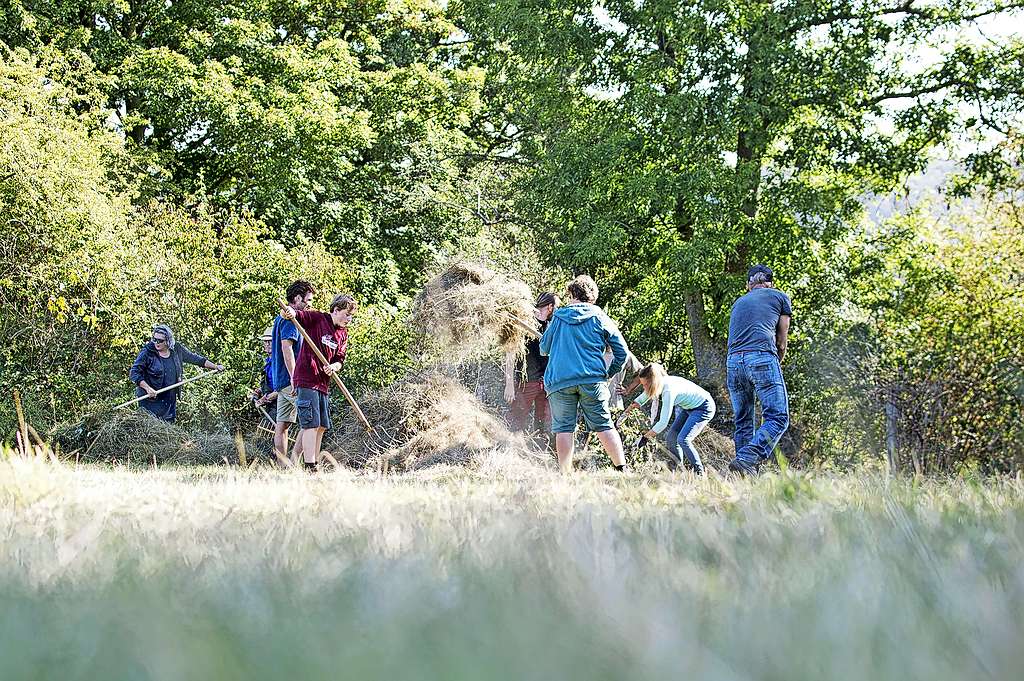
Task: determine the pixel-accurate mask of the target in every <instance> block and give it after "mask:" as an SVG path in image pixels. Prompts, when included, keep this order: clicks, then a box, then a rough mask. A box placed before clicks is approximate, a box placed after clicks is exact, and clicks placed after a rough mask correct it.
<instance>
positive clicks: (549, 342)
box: [540, 275, 629, 472]
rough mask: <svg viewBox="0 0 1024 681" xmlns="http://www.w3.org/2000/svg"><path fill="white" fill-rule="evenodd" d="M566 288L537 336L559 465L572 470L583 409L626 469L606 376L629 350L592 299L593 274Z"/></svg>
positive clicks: (594, 291) (594, 297)
mask: <svg viewBox="0 0 1024 681" xmlns="http://www.w3.org/2000/svg"><path fill="white" fill-rule="evenodd" d="M566 292H567V293H568V301H569V302H568V304H567V305H565V306H564V307H561V308H559V309H558V310H557V311H556V312H555V314H554V315H553V316H552V318H551V323H550V324H548V328H547V330H545V331H544V335H543V336H541V339H540V352H541V354H542V355H547V356H548V357H549V359H548V367H547V369H546V370H545V371H544V390H545V391H546V392H547V394H548V403H549V405H550V408H551V431H552V432H553V433H555V449H556V451H557V452H558V464H559V466H560V467H561V468H562V470H563V471H565V472H567V471H569V470H571V469H572V457H573V449H574V447H575V432H576V414H577V410H581V411H582V412H583V419H584V421H586V424H587V428H589V429H590V430H591V431H592V432H594V433H596V434H597V437H598V439H599V440H600V441H601V444H602V445H603V446H604V450H605V451H606V452H607V453H608V456H609V457H610V458H611V460H612V464H614V466H615V468H616V469H617V470H620V471H624V470H626V457H625V454H624V453H623V451H622V439H621V438H620V437H619V433H618V431H617V430H615V427H614V426H613V425H612V417H611V412H610V410H609V408H608V398H609V397H610V395H609V392H608V378H609V377H610V376H613V375H615V374H617V373H618V372H619V370H620V369H621V368H622V365H623V363H624V362H625V361H626V355H627V353H628V352H629V349H628V348H627V347H626V341H625V340H624V339H623V338H622V334H621V333H619V329H618V327H616V326H615V323H614V322H613V321H612V320H611V319H609V318H608V315H606V314H605V313H604V312H603V311H602V310H601V308H599V307H598V306H597V305H595V304H594V303H595V302H597V284H596V283H595V282H594V280H593V279H591V278H590V277H588V276H586V275H581V276H578V277H576V278H575V279H573V280H572V282H570V284H569V286H568V288H567V289H566ZM605 347H610V348H611V350H612V361H611V364H610V365H605V361H604V349H605Z"/></svg>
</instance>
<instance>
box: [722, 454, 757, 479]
mask: <svg viewBox="0 0 1024 681" xmlns="http://www.w3.org/2000/svg"><path fill="white" fill-rule="evenodd" d="M729 471H730V472H732V473H739V474H740V476H741V477H744V478H745V477H747V476H748V475H757V466H751V465H750V464H748V463H745V462H743V461H740V460H739V459H733V460H732V461H730V462H729Z"/></svg>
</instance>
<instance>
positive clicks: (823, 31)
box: [463, 0, 1021, 377]
mask: <svg viewBox="0 0 1024 681" xmlns="http://www.w3.org/2000/svg"><path fill="white" fill-rule="evenodd" d="M594 7H595V6H594V5H592V3H588V2H573V1H571V0H570V1H563V2H559V3H555V4H554V5H552V4H537V3H532V4H529V3H528V4H526V5H524V4H523V3H521V2H501V1H499V2H486V3H484V2H474V1H473V0H464V2H463V11H464V12H465V14H466V17H467V18H466V25H467V27H468V30H469V32H470V33H471V34H472V35H474V36H475V37H477V38H479V40H480V43H481V59H482V60H483V61H484V63H486V65H487V67H488V71H489V73H493V74H494V75H495V80H496V82H497V84H496V85H493V86H492V87H494V89H495V90H496V95H495V96H496V98H497V100H498V101H499V102H500V103H501V106H497V105H495V106H494V108H493V110H491V111H490V112H489V113H490V114H491V115H492V116H493V118H494V122H493V124H492V126H491V127H492V129H493V130H495V131H499V130H500V131H504V130H508V129H512V130H516V131H518V134H516V135H513V136H511V137H510V136H509V135H502V134H496V135H494V144H495V145H497V146H498V148H500V149H503V150H504V151H505V153H506V154H509V155H514V156H516V157H517V158H521V159H522V160H523V161H524V162H526V163H529V164H531V165H532V166H533V167H534V168H535V171H534V172H533V173H531V174H529V175H528V176H526V177H524V178H523V181H522V182H520V183H519V185H518V188H519V189H520V192H519V194H518V202H517V209H518V211H519V212H520V213H521V214H522V215H523V216H524V217H525V218H526V219H527V220H529V221H531V222H532V223H533V224H535V225H536V226H537V229H538V230H539V231H540V232H541V233H542V238H543V239H544V242H545V243H546V244H549V249H550V250H548V251H547V256H548V258H549V260H550V261H551V262H557V263H560V264H562V265H564V266H568V267H571V268H573V269H575V270H585V271H589V272H590V273H591V274H593V275H595V276H597V277H599V281H600V282H601V283H602V284H604V288H605V291H606V292H607V294H608V297H609V299H614V300H620V299H621V300H622V301H628V303H629V304H630V305H631V306H633V308H634V309H635V310H637V312H636V313H634V314H629V313H628V312H626V313H624V314H623V315H622V316H623V317H624V318H625V319H626V320H627V321H628V324H627V331H628V332H630V335H635V336H640V337H645V338H648V339H650V346H649V348H650V349H649V350H648V353H650V354H672V353H673V352H674V351H673V347H674V346H676V345H678V343H679V341H680V340H681V339H682V337H683V333H684V330H688V331H689V335H690V340H691V343H692V345H693V350H694V355H693V358H694V360H695V362H696V367H695V368H696V370H697V373H698V375H701V376H705V377H711V376H712V375H713V374H715V373H720V372H721V371H722V363H723V358H722V355H721V349H720V348H721V345H722V344H723V341H724V335H725V330H726V325H727V317H728V310H729V307H730V306H731V304H732V302H733V301H734V300H735V298H736V297H737V296H738V295H739V294H740V293H741V292H742V283H743V279H742V276H743V274H744V273H745V271H746V267H747V266H748V265H749V264H751V263H752V262H755V261H761V262H767V263H770V264H771V265H772V266H773V268H774V269H775V270H776V271H777V272H778V273H779V283H780V285H781V286H782V287H783V288H784V289H786V290H787V291H788V292H789V293H791V294H793V297H794V299H795V303H796V318H797V319H800V318H801V316H802V315H804V314H806V311H807V310H809V309H815V308H817V307H819V306H821V305H828V303H829V302H830V301H834V300H835V289H834V288H833V287H831V286H829V285H828V282H829V280H830V279H835V273H834V272H833V271H832V269H833V267H832V263H833V260H834V256H835V249H836V248H838V247H841V245H842V243H843V240H844V237H845V235H846V234H847V233H848V232H849V230H850V229H851V227H855V226H857V224H858V221H857V218H858V217H859V215H860V213H861V210H860V204H859V202H858V200H857V199H858V197H859V196H860V195H862V194H863V193H864V192H867V191H886V190H888V189H890V188H892V187H893V186H894V185H895V184H896V183H897V182H898V181H899V180H900V179H901V178H903V177H905V176H906V175H907V174H908V173H910V172H913V171H915V170H919V169H920V168H922V166H923V164H924V162H925V161H926V160H927V153H928V151H929V149H931V148H932V147H934V146H935V145H936V144H939V143H941V142H943V141H945V140H947V139H949V138H950V136H951V135H953V134H954V133H963V132H965V131H966V132H968V133H970V134H974V133H979V134H980V133H981V132H985V131H989V132H991V131H992V130H993V127H995V128H999V127H1000V121H1012V120H1013V117H1014V113H1013V111H1014V102H1016V101H1017V100H1016V97H1017V96H1018V95H1017V94H1016V93H1019V92H1020V87H1019V75H1018V74H1015V73H1012V72H1011V71H1012V69H1007V68H1000V69H992V68H989V67H991V66H993V65H994V64H996V63H998V62H1000V61H1002V62H1006V63H1011V64H1014V63H1017V60H1018V59H1019V57H1020V50H1021V46H1020V42H1019V41H1018V40H1007V41H1001V42H998V43H988V44H985V45H983V46H977V45H973V44H971V43H968V42H967V41H962V42H961V44H959V45H957V48H956V49H955V50H953V51H952V53H951V54H950V56H949V57H948V59H945V60H938V61H937V63H934V64H932V65H926V66H922V67H920V68H911V63H910V62H911V61H912V60H914V59H917V58H918V55H917V51H918V50H920V49H921V48H922V47H923V46H924V45H925V44H927V43H929V41H936V40H940V39H943V36H946V35H948V34H949V33H950V32H955V31H956V30H958V29H959V28H960V27H963V26H967V25H970V23H971V21H972V20H973V18H974V17H975V16H976V15H979V14H981V15H989V14H992V15H999V14H1000V13H1001V12H1002V8H1003V7H1004V6H1003V5H1001V4H999V3H988V2H983V3H967V4H965V3H959V2H944V3H938V4H932V5H929V6H927V7H918V6H917V5H916V4H915V5H913V7H910V6H909V5H907V6H903V5H894V4H893V3H891V2H883V1H881V0H872V1H870V2H864V3H849V2H846V1H845V0H837V1H835V2H827V3H821V2H807V1H806V0H791V1H789V2H783V3H777V2H776V3H768V2H747V1H743V2H718V1H716V2H697V3H692V2H678V0H659V1H656V2H645V3H641V4H637V3H635V2H631V1H627V0H622V1H620V0H612V1H611V2H606V3H602V4H601V5H600V6H599V10H600V11H597V10H595V8H594ZM1007 11H1008V12H1012V11H1015V9H1014V6H1012V5H1011V6H1009V9H1008V10H1007ZM963 101H969V102H971V104H972V105H973V106H977V107H978V109H979V111H980V112H981V115H980V116H961V115H960V112H959V110H958V109H957V106H958V104H957V103H958V102H963ZM823 283H825V284H826V285H822V284H823ZM637 291H642V292H643V295H644V296H645V297H648V298H653V300H648V301H643V302H641V301H637V300H636V298H637V296H636V295H635V293H634V292H637ZM684 302H685V303H686V306H687V308H688V309H687V310H685V311H684V310H683V309H682V308H683V303H684ZM641 311H642V314H641ZM684 321H685V325H684ZM687 326H688V327H689V328H688V329H687ZM650 327H654V329H656V330H655V332H654V333H651V332H650V330H649V329H650ZM794 349H795V350H797V351H799V343H797V344H796V347H795V348H794Z"/></svg>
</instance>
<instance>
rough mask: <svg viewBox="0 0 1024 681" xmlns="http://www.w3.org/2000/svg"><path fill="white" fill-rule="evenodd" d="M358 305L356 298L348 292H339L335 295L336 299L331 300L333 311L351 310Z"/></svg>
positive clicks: (331, 309)
mask: <svg viewBox="0 0 1024 681" xmlns="http://www.w3.org/2000/svg"><path fill="white" fill-rule="evenodd" d="M355 306H356V299H355V298H353V297H352V296H350V295H349V294H347V293H339V294H338V295H336V296H334V300H332V301H331V307H330V308H329V309H330V311H331V312H334V311H335V310H351V309H353V308H355Z"/></svg>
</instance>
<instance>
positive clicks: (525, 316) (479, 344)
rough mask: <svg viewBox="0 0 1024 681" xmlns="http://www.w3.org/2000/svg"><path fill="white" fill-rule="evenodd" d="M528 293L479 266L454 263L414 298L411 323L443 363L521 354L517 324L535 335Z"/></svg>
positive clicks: (523, 341) (522, 334)
mask: <svg viewBox="0 0 1024 681" xmlns="http://www.w3.org/2000/svg"><path fill="white" fill-rule="evenodd" d="M533 303H534V299H533V293H532V292H531V291H530V287H529V286H527V285H526V284H525V283H523V282H521V281H519V280H517V279H512V278H510V277H507V276H505V275H502V274H499V273H497V272H494V271H492V270H489V269H487V268H486V267H483V266H481V265H476V264H469V263H456V264H453V265H451V266H449V267H448V268H447V269H445V271H444V272H442V273H441V274H439V275H438V276H436V277H434V278H433V279H431V280H430V281H429V282H427V285H426V286H424V287H423V290H422V291H421V292H420V293H419V295H417V296H416V301H415V305H414V307H413V314H412V321H413V323H414V324H415V325H416V327H417V328H418V329H419V330H420V331H421V332H422V333H423V334H424V335H425V336H426V337H427V338H428V339H430V341H431V342H432V343H434V344H435V345H436V346H438V347H439V348H440V350H441V354H442V355H443V357H444V359H445V360H446V361H450V362H455V361H457V360H462V359H467V358H470V357H479V356H483V355H486V354H488V353H492V352H493V351H494V349H495V347H498V348H500V349H501V350H502V352H512V353H516V354H518V355H524V354H526V340H527V334H526V332H525V331H524V330H523V329H522V328H521V327H520V326H519V325H518V324H516V323H515V321H514V320H517V319H518V320H521V321H522V322H523V323H525V324H526V325H527V326H528V327H529V328H532V329H534V330H535V331H536V330H537V324H536V320H535V319H534V316H533Z"/></svg>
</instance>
